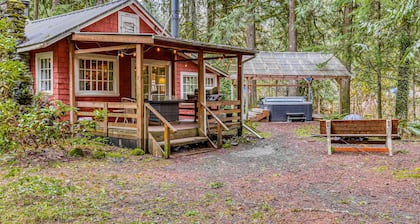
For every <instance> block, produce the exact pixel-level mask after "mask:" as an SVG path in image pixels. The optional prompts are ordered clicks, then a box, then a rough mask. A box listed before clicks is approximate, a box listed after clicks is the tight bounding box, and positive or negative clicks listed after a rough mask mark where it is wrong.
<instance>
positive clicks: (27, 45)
mask: <svg viewBox="0 0 420 224" xmlns="http://www.w3.org/2000/svg"><path fill="white" fill-rule="evenodd" d="M126 7H129V8H130V10H131V11H133V12H135V13H136V14H138V15H139V14H140V20H142V22H143V21H144V22H145V23H146V24H147V25H148V26H153V27H151V29H152V30H155V31H156V32H157V33H158V34H159V35H163V36H170V34H169V33H168V32H167V31H166V30H165V29H164V28H163V26H162V25H160V24H159V22H157V20H156V19H154V18H153V17H152V16H151V15H150V14H149V13H148V12H147V10H145V9H144V8H143V7H142V6H141V5H140V4H139V3H138V2H137V1H136V0H116V1H111V2H109V3H106V4H103V5H98V6H94V7H90V8H86V9H81V10H77V11H73V12H70V13H66V14H62V15H58V16H53V17H48V18H44V19H40V20H35V21H30V22H29V23H28V24H27V25H26V27H25V36H26V41H24V42H23V43H21V44H19V45H18V52H25V51H30V50H35V49H39V48H44V47H47V46H49V45H51V44H53V43H55V42H57V41H58V40H61V39H63V38H65V37H67V36H69V35H71V33H73V32H78V31H80V30H82V29H83V28H86V27H88V26H90V25H92V24H94V23H96V22H98V21H100V20H102V19H104V18H106V17H108V16H110V15H112V14H114V13H116V12H118V11H119V10H121V9H124V8H126Z"/></svg>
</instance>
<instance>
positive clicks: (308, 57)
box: [234, 51, 353, 105]
mask: <svg viewBox="0 0 420 224" xmlns="http://www.w3.org/2000/svg"><path fill="white" fill-rule="evenodd" d="M243 74H244V78H245V82H244V84H245V85H247V87H248V88H249V87H252V86H251V81H253V80H306V81H307V82H308V83H309V87H310V83H311V82H312V80H319V79H335V80H336V81H337V83H338V84H339V88H340V105H341V103H342V102H343V101H344V100H348V101H349V100H350V96H349V93H350V91H349V90H350V86H349V85H350V79H351V77H352V76H353V75H352V74H351V73H350V72H349V71H348V70H347V69H346V67H345V66H344V65H343V64H342V63H341V62H340V60H338V59H337V58H336V57H335V56H334V55H333V54H328V53H320V52H268V51H260V52H259V53H258V54H257V55H256V56H255V58H253V59H251V60H249V61H248V62H247V63H245V64H244V66H243ZM234 78H235V77H234Z"/></svg>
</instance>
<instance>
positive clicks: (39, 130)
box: [0, 100, 94, 152]
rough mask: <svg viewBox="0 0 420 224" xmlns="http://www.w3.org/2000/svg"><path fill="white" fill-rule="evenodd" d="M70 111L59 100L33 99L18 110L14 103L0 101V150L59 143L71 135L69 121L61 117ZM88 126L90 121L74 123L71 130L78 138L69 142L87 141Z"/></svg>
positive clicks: (78, 143)
mask: <svg viewBox="0 0 420 224" xmlns="http://www.w3.org/2000/svg"><path fill="white" fill-rule="evenodd" d="M70 110H71V108H70V107H68V106H66V105H65V104H63V103H62V102H61V101H55V102H54V104H45V102H42V101H37V102H36V104H35V105H34V106H32V107H26V108H25V111H23V113H22V111H21V110H20V109H19V106H18V105H17V104H16V103H15V102H13V101H11V100H7V101H5V102H0V111H1V112H0V152H9V151H26V150H33V149H38V148H40V147H48V146H52V145H63V143H64V142H66V141H67V140H69V139H72V137H73V135H74V134H73V133H72V132H71V128H70V124H69V122H68V121H67V120H64V119H63V118H64V117H65V116H66V114H67V113H68V112H69V111H70ZM92 126H94V125H92V122H87V121H86V122H81V123H79V124H77V125H76V126H75V131H77V132H75V133H76V135H78V136H77V137H78V138H75V140H74V142H72V141H70V142H72V143H74V145H76V146H77V145H83V144H87V141H88V139H89V137H90V136H89V135H88V134H86V133H88V131H89V130H91V129H92ZM85 138H86V139H85Z"/></svg>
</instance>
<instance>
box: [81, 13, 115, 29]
mask: <svg viewBox="0 0 420 224" xmlns="http://www.w3.org/2000/svg"><path fill="white" fill-rule="evenodd" d="M80 32H110V33H118V12H115V13H113V14H111V15H109V16H107V17H105V18H103V19H101V20H99V21H98V22H96V23H93V24H91V25H89V26H87V27H85V28H83V29H81V30H80Z"/></svg>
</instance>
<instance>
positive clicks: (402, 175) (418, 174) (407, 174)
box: [394, 167, 420, 179]
mask: <svg viewBox="0 0 420 224" xmlns="http://www.w3.org/2000/svg"><path fill="white" fill-rule="evenodd" d="M394 177H395V178H397V179H406V178H414V179H420V167H417V168H414V169H411V170H408V169H407V170H397V171H395V172H394Z"/></svg>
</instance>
